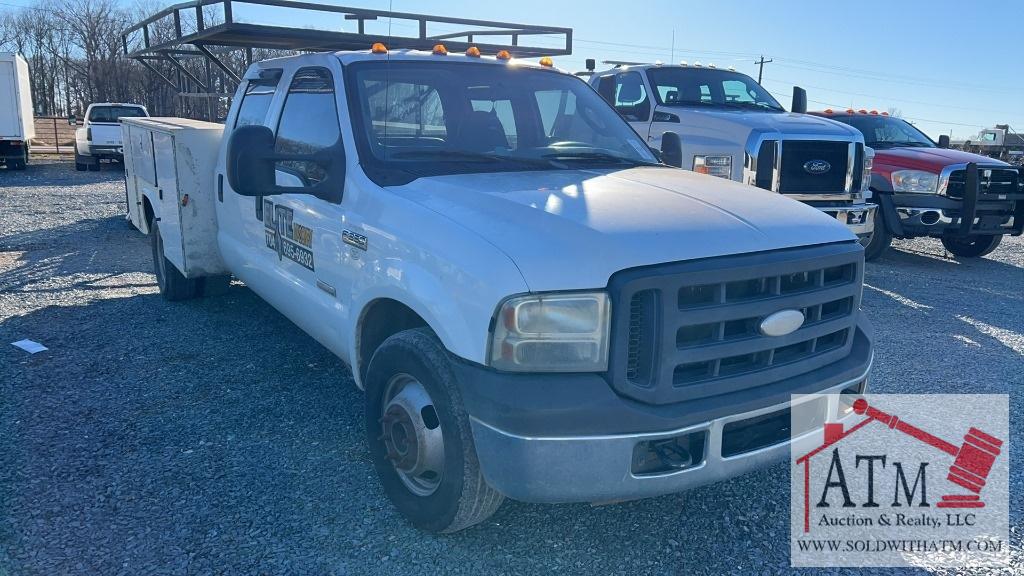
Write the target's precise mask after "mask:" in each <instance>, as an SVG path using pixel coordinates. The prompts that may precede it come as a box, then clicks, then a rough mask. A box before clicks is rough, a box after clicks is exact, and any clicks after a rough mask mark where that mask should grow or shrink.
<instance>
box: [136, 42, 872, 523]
mask: <svg viewBox="0 0 1024 576" xmlns="http://www.w3.org/2000/svg"><path fill="white" fill-rule="evenodd" d="M512 49H514V48H512ZM480 52H481V51H480V50H478V49H477V48H476V47H473V46H471V47H469V49H467V50H466V51H465V53H464V54H463V53H454V52H451V53H449V52H448V51H447V49H445V47H443V46H438V47H435V48H434V50H432V51H431V50H422V51H420V50H410V49H403V50H389V49H388V48H387V47H385V46H384V45H383V44H376V45H374V46H373V48H372V49H371V50H362V51H346V52H332V53H318V54H304V55H299V56H293V57H286V58H279V59H272V60H266V61H262V62H258V63H255V64H253V65H252V66H251V67H250V68H249V69H248V71H247V72H246V73H245V74H244V77H243V81H242V82H241V84H240V86H239V88H238V90H237V92H236V94H235V97H234V100H233V102H232V106H231V110H230V112H229V114H228V116H227V119H226V124H225V125H223V126H220V125H213V124H207V123H197V122H196V121H192V120H183V119H173V118H170V119H169V118H150V119H126V120H124V128H125V130H126V131H127V136H126V138H127V140H126V141H127V142H129V144H130V145H129V147H128V148H127V149H126V153H127V154H128V156H127V157H126V159H127V162H126V164H127V165H126V170H129V173H128V175H129V176H130V177H129V178H127V180H128V181H129V182H136V183H137V186H136V187H135V188H134V189H133V190H132V191H129V198H130V202H129V206H130V207H131V206H137V207H138V209H136V210H134V211H133V212H132V213H131V214H132V218H133V222H134V223H135V224H136V225H137V226H138V227H139V228H140V229H141V230H143V231H144V232H147V233H148V234H149V235H150V236H151V238H152V252H153V257H154V266H155V270H156V277H157V283H158V285H159V288H160V292H161V294H163V295H164V297H166V298H168V299H174V300H184V299H188V298H192V297H195V296H198V295H202V294H203V293H204V292H207V291H209V290H210V289H211V287H214V288H215V289H216V290H220V289H221V288H222V287H223V285H224V282H225V279H226V278H228V277H229V276H234V277H235V278H237V279H238V280H241V281H242V282H244V283H245V284H246V285H247V286H248V287H249V288H250V289H251V290H252V291H253V292H255V293H256V294H258V295H259V296H260V297H262V298H263V299H264V300H266V301H267V302H268V303H270V305H271V306H273V307H274V308H276V309H277V310H278V311H280V312H281V313H282V314H284V315H285V316H286V317H288V318H289V319H291V320H292V321H293V322H294V323H295V324H297V325H298V326H299V327H300V328H301V329H302V330H304V331H305V332H306V333H308V334H309V335H310V336H312V337H313V338H314V339H316V340H317V341H318V342H320V343H321V344H322V345H323V346H325V347H326V348H328V349H329V350H331V351H332V352H333V353H334V354H336V355H337V356H338V357H339V358H341V359H342V360H343V361H345V362H346V363H347V364H348V365H349V366H350V367H351V370H352V376H353V379H354V381H355V384H356V385H357V386H358V387H360V388H361V389H363V390H364V391H365V394H366V404H365V433H366V442H367V445H368V448H369V453H370V457H371V460H372V462H373V465H374V467H375V469H376V471H377V474H378V476H379V478H380V482H381V484H382V486H383V488H384V492H385V493H386V494H387V496H388V497H389V498H390V499H391V501H392V502H393V504H394V505H395V506H396V508H397V509H398V510H399V511H401V512H402V513H403V514H404V515H405V516H406V517H407V518H409V519H410V521H411V522H412V523H413V524H415V525H416V526H419V527H421V528H424V529H427V530H431V531H444V532H450V531H454V530H459V529H461V528H465V527H467V526H470V525H472V524H475V523H477V522H480V521H481V520H483V519H485V518H487V517H488V516H490V515H491V514H492V513H493V512H494V511H495V510H496V509H497V508H498V506H499V505H500V504H501V502H502V500H503V499H504V498H505V497H511V498H514V499H518V500H523V501H529V502H549V503H557V502H604V501H612V500H620V499H632V498H640V497H646V496H655V495H659V494H666V493H671V492H676V491H680V490H684V489H687V488H690V487H694V486H699V485H702V484H706V483H710V482H716V481H719V480H723V479H726V478H729V477H732V476H735V475H738V474H741V473H744V472H747V471H750V470H754V469H756V468H760V467H763V466H766V465H768V464H769V463H772V462H775V461H778V460H781V459H784V458H786V457H787V456H788V454H789V447H790V433H791V431H790V411H791V409H794V404H797V405H798V406H799V407H802V408H803V409H806V410H809V411H811V412H812V413H813V414H814V415H815V416H816V417H815V419H814V420H815V422H816V423H817V425H818V428H817V429H816V430H817V432H819V433H820V426H821V425H822V424H823V423H824V422H834V421H844V420H845V418H846V414H847V411H844V409H843V408H842V407H841V405H840V403H839V401H838V398H839V396H838V395H839V394H840V393H842V392H845V393H847V394H857V393H862V392H863V391H864V390H865V386H866V385H867V378H868V373H869V370H870V367H871V363H872V359H873V352H872V344H871V328H870V324H869V323H868V320H867V319H866V318H865V317H864V315H863V313H862V312H861V310H860V298H861V291H862V278H863V273H864V262H863V247H862V246H861V245H860V244H859V243H858V242H857V237H856V236H855V235H853V234H851V233H850V231H849V230H848V229H847V228H846V227H844V226H842V225H841V224H839V223H837V222H836V220H835V219H834V218H831V217H828V216H826V215H825V214H823V213H822V212H820V211H818V210H816V209H814V208H812V207H809V206H806V205H804V204H801V203H799V202H796V201H793V200H791V199H789V198H786V197H785V196H783V195H779V194H775V193H772V192H768V191H765V190H761V189H758V188H756V187H753V186H746V185H743V184H741V183H737V182H731V181H729V180H726V179H721V178H714V177H709V176H706V175H702V174H697V173H693V172H687V171H683V170H678V169H675V168H672V167H668V166H665V165H663V164H660V163H659V162H658V161H657V160H656V155H655V154H654V153H653V152H652V150H651V149H649V148H648V147H647V145H646V144H645V143H644V142H643V141H642V139H640V138H639V137H638V136H637V135H636V133H635V132H634V131H633V130H632V129H631V128H630V127H629V125H628V124H627V123H626V122H624V121H623V120H622V118H621V117H620V116H619V115H618V114H617V113H616V112H615V110H613V109H612V108H611V107H610V106H608V104H607V103H605V102H604V101H603V100H602V99H601V98H600V96H598V94H597V93H595V92H594V91H593V90H591V89H590V87H589V86H588V85H587V84H586V83H585V82H584V81H582V80H581V79H579V78H577V77H575V76H573V75H572V74H568V73H565V72H562V71H560V70H558V69H556V68H554V67H553V66H552V62H551V61H550V59H547V58H544V59H542V60H541V61H540V63H539V64H535V63H530V62H527V61H525V60H523V59H515V60H512V59H510V58H509V54H508V52H505V51H502V52H498V53H497V54H496V55H495V56H488V55H481V54H480ZM136 131H150V132H151V137H149V138H147V137H146V134H140V135H138V136H136ZM221 131H223V135H222V136H221ZM844 166H845V165H844ZM343 378H345V375H343V374H339V375H338V379H339V380H342V379H343ZM819 392H820V393H835V394H836V396H828V400H827V401H821V402H819V403H806V404H805V403H794V402H793V400H792V396H791V395H793V394H804V393H808V394H810V393H819ZM810 433H811V431H808V434H810Z"/></svg>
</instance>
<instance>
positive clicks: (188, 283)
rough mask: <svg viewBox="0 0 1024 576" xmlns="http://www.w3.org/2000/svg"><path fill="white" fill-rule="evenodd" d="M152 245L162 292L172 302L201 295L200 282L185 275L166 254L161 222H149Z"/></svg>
mask: <svg viewBox="0 0 1024 576" xmlns="http://www.w3.org/2000/svg"><path fill="white" fill-rule="evenodd" d="M149 236H150V245H151V246H152V248H153V270H154V272H155V273H156V283H157V286H158V287H159V288H160V294H161V295H162V296H163V297H164V298H165V299H166V300H169V301H171V302H176V301H179V300H188V299H190V298H195V297H196V296H198V295H199V282H198V281H196V280H195V279H189V278H185V276H184V275H183V274H182V273H181V272H179V271H178V269H177V268H175V266H174V264H172V263H171V261H170V260H168V259H167V257H166V256H164V242H163V237H162V236H161V235H160V223H159V222H157V221H156V220H153V221H152V222H150V224H149Z"/></svg>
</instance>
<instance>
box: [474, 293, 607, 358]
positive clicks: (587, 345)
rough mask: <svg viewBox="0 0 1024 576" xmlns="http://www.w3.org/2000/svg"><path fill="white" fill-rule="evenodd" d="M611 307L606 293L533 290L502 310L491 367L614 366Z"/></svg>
mask: <svg viewBox="0 0 1024 576" xmlns="http://www.w3.org/2000/svg"><path fill="white" fill-rule="evenodd" d="M610 320H611V310H610V305H609V302H608V295H607V294H605V293H604V292H590V293H562V294H532V295H529V296H517V297H514V298H509V299H508V300H506V301H505V302H503V303H502V304H501V306H500V307H499V308H498V316H497V318H496V319H495V323H494V324H495V325H494V333H493V334H492V335H491V346H490V365H491V366H493V367H494V368H498V369H500V370H512V371H517V372H602V371H604V370H607V369H608V332H609V322H610Z"/></svg>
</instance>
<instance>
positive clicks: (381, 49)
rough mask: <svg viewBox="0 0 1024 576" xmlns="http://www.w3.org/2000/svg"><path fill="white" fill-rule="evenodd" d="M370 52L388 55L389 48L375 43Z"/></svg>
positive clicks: (380, 43)
mask: <svg viewBox="0 0 1024 576" xmlns="http://www.w3.org/2000/svg"><path fill="white" fill-rule="evenodd" d="M370 52H373V53H374V54H387V53H388V47H387V46H385V45H384V44H383V43H382V42H374V43H373V46H372V47H371V48H370Z"/></svg>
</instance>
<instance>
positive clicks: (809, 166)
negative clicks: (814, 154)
mask: <svg viewBox="0 0 1024 576" xmlns="http://www.w3.org/2000/svg"><path fill="white" fill-rule="evenodd" d="M831 169H832V165H831V164H829V163H828V162H827V161H825V160H808V161H807V162H804V172H807V173H808V174H824V173H826V172H828V171H829V170H831Z"/></svg>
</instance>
